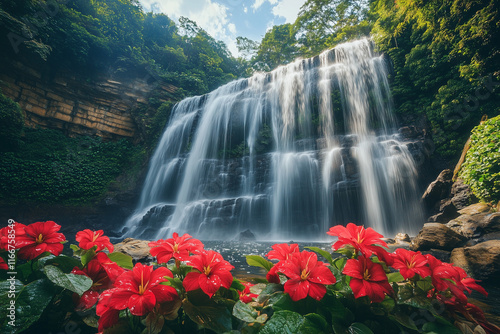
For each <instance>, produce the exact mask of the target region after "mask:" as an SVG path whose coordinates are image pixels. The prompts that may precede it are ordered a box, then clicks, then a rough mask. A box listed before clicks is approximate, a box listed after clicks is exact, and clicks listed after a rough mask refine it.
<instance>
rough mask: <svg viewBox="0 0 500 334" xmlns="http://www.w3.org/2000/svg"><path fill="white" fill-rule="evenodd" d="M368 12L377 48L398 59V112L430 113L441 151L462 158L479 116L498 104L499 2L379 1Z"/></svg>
mask: <svg viewBox="0 0 500 334" xmlns="http://www.w3.org/2000/svg"><path fill="white" fill-rule="evenodd" d="M368 16H369V17H370V18H371V20H372V21H373V29H372V35H373V36H374V39H375V41H376V43H377V45H378V47H379V48H380V50H381V51H383V52H386V53H387V54H389V55H390V56H391V59H392V61H393V65H394V75H393V76H392V78H391V79H392V81H391V89H392V93H393V96H394V101H395V106H396V111H397V112H398V113H399V114H400V115H401V116H403V117H405V118H406V119H412V118H415V117H418V116H416V115H422V116H423V115H425V116H426V117H427V119H428V120H429V121H430V125H431V130H432V135H433V140H434V143H435V146H436V153H437V155H438V156H441V157H444V158H447V159H449V158H455V157H457V156H458V155H459V154H460V151H461V149H462V147H463V144H464V143H465V141H466V140H467V137H468V134H469V132H470V130H471V129H472V127H473V126H474V125H475V124H477V123H478V122H479V120H480V119H481V116H482V115H483V114H487V115H488V116H490V117H492V116H495V115H497V114H498V108H499V107H500V102H499V100H498V99H497V98H495V97H494V96H495V95H496V94H498V80H499V78H500V76H499V72H498V69H496V68H495V64H498V62H499V61H500V52H499V45H498V43H496V42H494V41H495V40H496V39H499V38H500V29H498V25H497V23H498V22H499V20H500V11H499V10H498V6H495V5H494V1H491V0H479V1H474V2H472V3H471V2H467V1H462V0H453V1H429V2H414V1H398V2H397V3H395V2H392V1H385V0H377V1H373V2H372V3H371V5H370V11H369V14H368ZM422 116H420V117H422Z"/></svg>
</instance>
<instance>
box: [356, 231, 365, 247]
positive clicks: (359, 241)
mask: <svg viewBox="0 0 500 334" xmlns="http://www.w3.org/2000/svg"><path fill="white" fill-rule="evenodd" d="M363 240H365V239H364V238H362V237H361V232H360V233H358V244H362V243H363Z"/></svg>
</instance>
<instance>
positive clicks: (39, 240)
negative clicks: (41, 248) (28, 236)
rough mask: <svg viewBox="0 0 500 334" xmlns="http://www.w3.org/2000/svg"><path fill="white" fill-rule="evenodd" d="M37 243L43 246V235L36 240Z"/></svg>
mask: <svg viewBox="0 0 500 334" xmlns="http://www.w3.org/2000/svg"><path fill="white" fill-rule="evenodd" d="M35 242H36V243H37V244H41V243H42V242H43V235H42V234H39V235H38V237H37V238H36V240H35Z"/></svg>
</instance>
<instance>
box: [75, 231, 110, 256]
mask: <svg viewBox="0 0 500 334" xmlns="http://www.w3.org/2000/svg"><path fill="white" fill-rule="evenodd" d="M76 241H77V242H79V244H78V246H79V247H80V248H81V249H91V248H92V247H94V246H97V250H96V252H100V251H102V250H103V249H104V248H107V249H108V251H109V252H110V253H113V250H114V247H113V245H112V244H111V242H110V241H109V238H108V237H107V236H105V235H104V232H103V230H99V231H91V230H89V229H85V230H83V231H80V232H78V233H77V234H76Z"/></svg>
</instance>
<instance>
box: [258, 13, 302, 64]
mask: <svg viewBox="0 0 500 334" xmlns="http://www.w3.org/2000/svg"><path fill="white" fill-rule="evenodd" d="M297 52H298V48H297V39H296V38H295V32H294V30H293V26H292V25H291V24H290V23H286V24H282V25H279V26H274V27H273V28H272V29H271V30H269V31H268V32H267V33H266V35H265V36H264V38H263V39H262V42H261V43H260V46H259V50H258V51H257V57H256V61H257V62H262V63H263V64H265V67H267V70H270V69H274V68H276V67H278V66H280V65H285V64H287V63H290V62H291V61H293V60H294V59H295V58H296V57H297Z"/></svg>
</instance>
